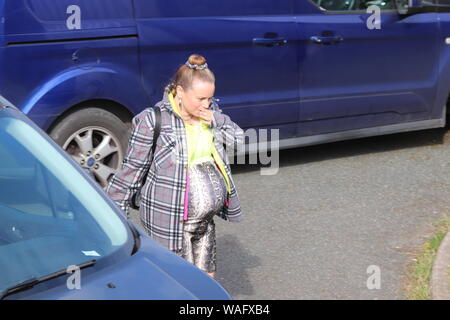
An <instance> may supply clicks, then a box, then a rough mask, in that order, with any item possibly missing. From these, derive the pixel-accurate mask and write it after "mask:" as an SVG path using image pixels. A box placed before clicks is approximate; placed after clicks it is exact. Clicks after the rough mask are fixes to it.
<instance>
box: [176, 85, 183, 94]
mask: <svg viewBox="0 0 450 320" xmlns="http://www.w3.org/2000/svg"><path fill="white" fill-rule="evenodd" d="M183 95H184V89H183V87H182V86H180V85H178V86H177V96H181V97H182V96H183Z"/></svg>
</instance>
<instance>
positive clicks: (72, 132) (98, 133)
mask: <svg viewBox="0 0 450 320" xmlns="http://www.w3.org/2000/svg"><path fill="white" fill-rule="evenodd" d="M50 136H51V137H52V138H53V140H55V141H56V143H58V144H59V145H60V146H61V147H62V148H63V149H64V150H65V151H67V153H69V154H70V155H71V156H72V157H73V158H74V159H75V161H76V162H77V163H78V164H79V165H81V166H82V167H83V168H85V169H87V170H89V171H90V173H91V174H92V176H93V177H94V178H95V180H96V181H97V182H98V183H99V184H100V185H101V186H102V188H106V186H107V185H108V181H109V180H110V179H111V177H112V176H113V175H114V173H115V172H116V171H117V170H118V169H119V168H120V166H121V165H122V160H123V158H124V155H125V152H126V148H127V143H128V137H129V130H128V126H127V125H126V123H124V122H123V121H122V120H121V119H119V118H118V117H117V116H116V115H114V114H112V113H111V112H108V111H106V110H103V109H100V108H94V107H93V108H85V109H82V110H79V111H76V112H73V113H71V114H69V115H68V116H67V117H65V118H63V119H62V120H61V121H59V122H58V124H57V125H56V126H55V127H54V128H53V129H52V130H51V131H50Z"/></svg>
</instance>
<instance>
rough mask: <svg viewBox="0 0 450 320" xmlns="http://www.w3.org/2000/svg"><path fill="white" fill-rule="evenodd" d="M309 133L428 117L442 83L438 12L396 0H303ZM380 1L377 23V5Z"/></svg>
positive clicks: (300, 14) (303, 82) (300, 20)
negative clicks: (414, 9)
mask: <svg viewBox="0 0 450 320" xmlns="http://www.w3.org/2000/svg"><path fill="white" fill-rule="evenodd" d="M295 3H296V9H295V10H296V13H297V27H298V32H299V39H300V42H299V55H300V57H299V59H300V77H301V79H300V95H301V105H300V115H299V119H300V123H299V134H300V135H301V136H307V135H317V134H323V133H329V132H338V131H345V130H352V129H360V128H368V127H377V126H383V125H388V124H395V123H401V122H408V121H415V120H422V119H428V118H429V116H430V113H431V110H432V108H433V103H434V98H435V94H436V90H437V74H438V72H437V71H438V61H439V57H438V45H439V43H438V20H437V15H436V14H435V13H422V14H416V15H411V16H408V17H405V16H403V17H402V16H399V14H398V13H397V11H396V8H395V4H394V0H384V1H368V0H306V1H305V0H295ZM374 4H375V5H377V7H378V8H380V25H379V28H377V27H376V25H375V23H374V22H375V20H374V19H373V18H374V17H375V16H374V12H369V13H368V12H367V8H368V7H369V6H370V5H374Z"/></svg>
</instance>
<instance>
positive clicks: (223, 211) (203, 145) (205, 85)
mask: <svg viewBox="0 0 450 320" xmlns="http://www.w3.org/2000/svg"><path fill="white" fill-rule="evenodd" d="M214 90H215V77H214V74H213V73H212V71H211V70H210V69H209V68H208V65H207V63H206V59H205V58H204V57H202V56H200V55H196V54H194V55H191V56H190V57H189V59H188V61H187V62H186V63H185V64H184V65H183V66H181V67H180V68H179V69H178V71H177V73H176V74H175V77H174V80H173V82H172V83H171V84H170V85H169V86H167V88H166V90H165V93H164V97H163V100H162V101H160V102H158V103H157V104H156V107H159V108H160V110H161V131H160V135H159V138H158V139H157V141H156V149H155V154H154V155H153V154H151V153H152V151H151V147H152V144H153V128H154V126H155V111H154V109H153V108H148V109H145V110H144V111H142V112H141V113H140V114H138V115H137V116H136V117H135V118H134V119H133V130H132V134H131V137H130V140H129V144H128V151H127V155H126V157H125V159H124V161H123V166H122V169H121V170H120V171H118V172H117V173H116V175H115V176H114V177H113V178H112V179H111V181H110V183H109V186H108V188H107V193H108V194H109V195H110V197H111V198H112V199H113V200H114V201H115V202H116V203H117V204H118V205H119V206H120V208H121V209H122V210H123V211H124V212H126V213H128V209H129V200H130V198H131V196H132V195H133V194H134V193H135V192H136V190H138V189H139V188H141V187H142V199H141V205H140V209H139V213H140V218H141V221H142V224H143V225H144V227H145V229H146V231H147V232H148V233H149V235H150V236H152V237H153V238H154V239H155V240H156V241H158V242H159V243H160V244H162V245H164V246H165V247H167V248H168V249H169V250H172V251H174V252H175V253H177V254H178V255H180V256H181V257H183V258H185V259H186V260H188V261H189V262H191V263H192V264H194V265H196V266H197V267H199V268H200V269H202V270H203V271H205V272H207V273H208V274H209V275H210V276H211V277H215V272H216V257H215V256H216V242H215V225H214V220H213V217H214V215H218V216H220V217H221V218H223V219H225V220H228V221H233V222H237V221H241V220H242V214H241V208H240V202H239V197H238V194H237V191H236V187H235V184H234V182H233V179H232V176H231V170H230V166H229V160H228V156H227V153H226V151H225V148H224V144H225V145H226V146H227V147H228V148H235V146H236V144H237V143H242V142H243V139H244V134H243V131H242V129H241V128H239V126H238V125H237V124H235V123H234V122H232V121H231V119H230V118H229V117H228V116H227V115H225V114H223V113H222V111H221V110H220V109H219V107H218V105H217V104H216V103H215V100H214V98H213V95H214ZM147 172H148V176H147V179H146V181H145V182H144V181H142V180H144V179H143V177H144V176H145V173H147Z"/></svg>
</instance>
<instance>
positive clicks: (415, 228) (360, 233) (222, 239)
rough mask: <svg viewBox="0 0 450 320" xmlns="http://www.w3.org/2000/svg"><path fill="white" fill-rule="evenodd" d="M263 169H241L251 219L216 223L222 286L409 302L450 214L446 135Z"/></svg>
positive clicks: (390, 139)
mask: <svg viewBox="0 0 450 320" xmlns="http://www.w3.org/2000/svg"><path fill="white" fill-rule="evenodd" d="M260 168H261V166H260V165H250V164H247V165H233V167H232V170H233V177H234V180H235V182H236V185H237V188H238V191H239V196H240V199H241V202H242V210H243V212H244V214H245V218H246V219H245V221H243V222H241V223H238V224H235V223H229V222H226V221H223V220H221V219H219V218H216V219H215V221H216V225H217V231H216V234H217V250H218V253H217V254H218V257H217V259H218V273H217V280H218V281H219V283H221V284H222V285H223V286H224V287H225V288H226V289H227V290H228V292H229V293H230V294H231V295H232V296H233V297H234V298H235V299H238V300H239V299H249V300H252V299H258V300H259V299H261V300H264V299H269V300H270V299H404V298H405V292H404V286H405V283H406V276H407V270H408V266H410V265H411V263H412V262H413V260H412V259H413V258H414V257H415V254H416V252H417V250H418V248H420V246H421V245H422V244H423V243H424V242H425V241H426V239H428V238H429V237H430V236H431V233H432V230H433V224H434V223H435V222H436V221H437V220H439V219H440V218H441V217H442V216H443V215H444V214H446V213H448V212H449V211H450V197H449V193H450V134H449V133H448V132H447V130H444V129H436V130H428V131H421V132H411V133H403V134H396V135H390V136H382V137H373V138H367V139H360V140H353V141H345V142H338V143H332V144H327V145H319V146H313V147H307V148H297V149H291V150H282V151H281V152H280V168H279V172H278V173H277V174H276V175H273V176H264V175H261V174H260ZM132 219H133V220H134V221H137V220H138V218H137V213H136V212H134V213H132Z"/></svg>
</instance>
